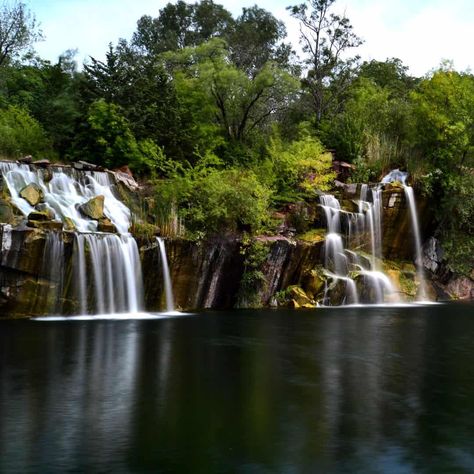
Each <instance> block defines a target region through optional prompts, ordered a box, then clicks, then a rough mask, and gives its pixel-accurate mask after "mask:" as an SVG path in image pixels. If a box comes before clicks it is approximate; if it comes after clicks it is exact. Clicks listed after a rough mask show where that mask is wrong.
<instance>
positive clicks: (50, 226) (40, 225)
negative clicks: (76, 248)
mask: <svg viewBox="0 0 474 474" xmlns="http://www.w3.org/2000/svg"><path fill="white" fill-rule="evenodd" d="M28 226H29V227H35V228H37V229H43V230H55V231H58V232H59V231H61V230H63V224H62V222H58V221H44V222H41V221H28Z"/></svg>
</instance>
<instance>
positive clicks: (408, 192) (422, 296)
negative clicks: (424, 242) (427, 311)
mask: <svg viewBox="0 0 474 474" xmlns="http://www.w3.org/2000/svg"><path fill="white" fill-rule="evenodd" d="M407 178H408V173H407V172H404V171H400V170H398V169H395V170H392V171H391V172H390V173H388V174H387V175H386V176H384V178H383V179H382V183H384V184H385V183H393V182H399V183H400V184H401V185H402V186H403V189H404V191H405V199H406V201H407V203H408V207H409V209H410V219H411V226H412V231H413V244H414V248H415V266H416V273H417V276H418V280H419V282H420V288H419V291H418V300H419V301H426V299H427V293H426V281H425V275H424V271H423V257H422V252H421V234H420V224H419V219H418V212H417V210H416V202H415V193H414V192H413V188H412V187H411V186H408V185H407V184H406V180H407Z"/></svg>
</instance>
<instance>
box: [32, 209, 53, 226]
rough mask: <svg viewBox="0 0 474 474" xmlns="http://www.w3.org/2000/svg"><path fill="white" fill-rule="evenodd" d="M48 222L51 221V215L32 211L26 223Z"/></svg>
mask: <svg viewBox="0 0 474 474" xmlns="http://www.w3.org/2000/svg"><path fill="white" fill-rule="evenodd" d="M50 220H51V215H50V213H49V212H45V211H32V212H30V213H29V214H28V223H29V222H30V221H35V222H45V221H50Z"/></svg>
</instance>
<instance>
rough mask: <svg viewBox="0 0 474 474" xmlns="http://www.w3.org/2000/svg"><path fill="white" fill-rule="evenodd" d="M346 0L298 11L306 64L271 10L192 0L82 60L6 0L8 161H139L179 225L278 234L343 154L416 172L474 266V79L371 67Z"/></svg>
mask: <svg viewBox="0 0 474 474" xmlns="http://www.w3.org/2000/svg"><path fill="white" fill-rule="evenodd" d="M334 4H335V0H308V1H307V2H306V3H303V4H301V5H296V6H291V7H289V11H290V13H291V14H292V16H293V17H294V18H296V19H297V20H298V21H299V22H300V26H301V41H302V45H303V50H304V53H303V56H302V57H301V58H297V57H296V55H295V54H294V52H293V51H292V45H290V44H288V43H287V42H286V41H285V39H286V29H285V25H284V24H283V23H282V22H281V21H280V20H278V19H276V18H275V17H274V16H273V15H272V14H271V13H269V12H268V11H266V10H264V9H262V8H259V7H258V6H253V7H250V8H244V9H243V10H242V13H241V15H240V16H237V17H233V16H232V14H231V13H230V12H229V11H227V10H226V9H225V8H224V7H223V6H221V5H218V4H216V3H214V2H213V1H212V0H201V1H198V2H196V3H193V4H187V3H185V2H183V1H178V2H177V3H176V4H168V5H166V6H165V7H163V8H162V9H161V10H160V11H159V12H157V16H156V17H152V16H143V17H142V18H140V19H139V20H138V23H137V28H136V31H135V32H134V33H133V35H132V37H131V38H130V39H129V40H127V39H121V40H120V41H118V43H117V44H112V43H111V44H110V45H109V48H108V50H107V51H105V52H104V53H105V55H104V59H97V58H91V59H90V61H89V62H88V63H87V64H85V65H84V66H83V68H78V67H77V65H76V63H75V60H74V51H66V52H65V53H64V54H63V55H62V56H61V57H60V58H59V59H58V61H57V62H56V63H54V64H53V63H51V62H49V61H45V60H43V59H41V58H39V57H37V55H36V54H35V53H34V50H33V49H32V47H33V46H34V43H35V41H37V40H38V39H40V38H41V36H42V32H41V31H40V30H39V29H38V26H37V24H36V21H35V18H34V15H33V14H32V13H30V12H29V11H28V10H27V8H26V7H25V5H24V4H23V3H19V2H13V3H7V2H5V3H4V4H3V6H2V7H1V8H0V155H1V156H4V157H9V158H17V157H20V156H22V155H26V154H31V155H33V156H34V157H35V158H45V157H46V158H49V159H53V160H60V161H62V162H66V163H67V162H70V161H72V160H76V159H85V160H88V161H92V162H95V163H98V164H101V165H104V166H107V167H111V168H115V167H121V166H123V165H128V166H129V167H130V168H131V169H132V171H133V172H134V173H135V174H137V175H138V176H139V177H140V178H142V179H143V180H145V181H147V182H148V183H149V184H150V185H151V186H152V187H153V188H154V189H156V192H155V196H154V197H153V201H154V206H152V207H153V209H151V208H150V209H151V210H152V211H153V212H154V213H155V215H157V216H158V218H157V223H158V224H159V226H160V227H161V228H162V229H163V228H168V227H169V226H168V224H167V221H169V220H170V219H179V220H180V222H183V223H184V226H185V228H186V230H187V231H188V232H189V233H190V234H191V235H195V236H201V235H206V234H213V233H223V232H242V231H246V232H251V233H257V232H261V231H264V230H265V229H270V230H272V229H271V227H272V222H271V219H270V218H269V216H270V215H271V213H272V212H274V211H275V210H276V211H281V210H282V209H284V208H285V206H288V205H291V204H293V203H296V202H297V203H302V206H303V207H304V204H305V203H308V202H309V203H310V202H312V201H314V200H315V198H316V196H317V192H318V191H325V190H328V189H330V187H331V185H332V182H333V179H334V178H335V175H334V174H333V173H332V171H331V156H330V154H328V153H326V151H325V150H327V149H333V150H334V151H335V153H336V157H337V158H338V159H339V160H344V161H347V162H350V163H352V164H354V165H355V166H356V169H355V172H354V173H353V175H352V178H351V179H352V181H377V180H379V179H380V177H381V176H382V175H383V174H384V173H385V172H387V171H388V170H389V169H391V168H395V167H400V168H403V169H406V170H408V171H409V172H410V174H411V179H412V180H413V181H414V184H415V185H417V186H418V188H419V189H422V190H423V191H424V193H425V194H426V195H427V196H429V197H430V198H431V199H430V202H431V203H432V206H433V209H434V211H435V212H434V214H435V216H436V219H437V222H438V229H437V235H438V236H439V237H441V239H442V242H443V244H444V248H445V252H446V256H447V258H448V259H449V262H450V265H451V267H452V269H453V270H455V271H457V272H460V273H468V272H469V271H470V269H471V268H472V267H473V261H472V258H473V257H472V256H473V255H474V241H473V237H472V236H473V235H474V232H473V224H472V223H473V222H474V197H473V193H472V189H473V185H474V177H473V176H474V172H473V168H474V160H473V150H474V76H473V74H471V73H470V72H459V71H456V70H455V69H454V68H453V66H452V65H451V64H449V63H444V64H442V65H441V66H440V67H439V68H438V69H436V70H434V71H432V72H431V73H429V74H428V75H426V76H425V77H423V78H415V77H411V76H410V75H409V72H408V69H407V68H406V67H405V66H404V65H403V64H402V62H401V61H400V60H399V59H397V58H390V59H387V60H386V61H376V60H372V61H370V62H362V61H361V60H360V58H358V57H357V56H355V55H351V52H352V51H356V49H357V47H358V46H359V45H360V44H361V39H360V38H359V36H357V34H356V33H355V32H354V31H353V28H352V25H351V23H350V20H349V19H348V18H347V17H345V16H340V15H337V14H335V13H334V11H335V9H334V6H335V5H334ZM360 33H361V34H363V33H364V32H360ZM46 34H47V32H46ZM150 229H152V228H151V227H150ZM304 230H305V229H299V230H298V232H302V231H304ZM150 232H152V230H150Z"/></svg>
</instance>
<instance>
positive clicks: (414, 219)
mask: <svg viewBox="0 0 474 474" xmlns="http://www.w3.org/2000/svg"><path fill="white" fill-rule="evenodd" d="M403 188H404V190H405V197H406V200H407V202H408V205H409V207H410V216H411V224H412V229H413V240H414V244H415V256H416V259H415V265H416V271H417V275H418V279H419V281H420V289H419V297H418V299H419V300H420V301H424V300H426V282H425V275H424V272H423V257H422V253H421V237H420V225H419V220H418V213H417V211H416V204H415V195H414V193H413V188H412V187H411V186H407V185H404V186H403Z"/></svg>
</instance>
